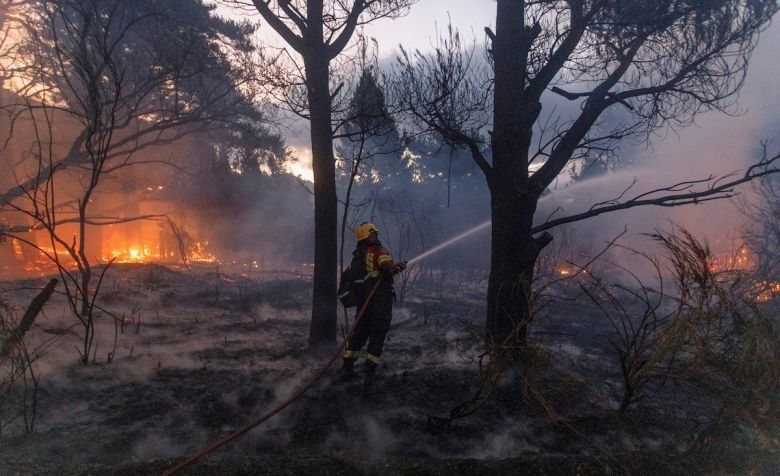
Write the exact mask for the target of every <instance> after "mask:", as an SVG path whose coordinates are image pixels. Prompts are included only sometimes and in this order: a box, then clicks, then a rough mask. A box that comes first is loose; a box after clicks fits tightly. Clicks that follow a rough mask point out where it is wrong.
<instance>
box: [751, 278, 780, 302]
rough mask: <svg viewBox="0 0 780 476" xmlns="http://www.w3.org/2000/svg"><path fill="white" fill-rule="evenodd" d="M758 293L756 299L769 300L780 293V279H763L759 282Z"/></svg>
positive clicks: (759, 300) (760, 300)
mask: <svg viewBox="0 0 780 476" xmlns="http://www.w3.org/2000/svg"><path fill="white" fill-rule="evenodd" d="M756 287H757V288H758V289H757V290H758V295H757V296H756V301H758V302H769V301H771V300H772V299H774V298H775V296H777V295H780V281H761V282H759V283H757V286H756Z"/></svg>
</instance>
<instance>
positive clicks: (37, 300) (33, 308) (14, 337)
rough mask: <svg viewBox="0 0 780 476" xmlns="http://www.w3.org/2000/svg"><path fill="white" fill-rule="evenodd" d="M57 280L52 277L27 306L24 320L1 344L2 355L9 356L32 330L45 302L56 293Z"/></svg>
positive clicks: (0, 352) (0, 354)
mask: <svg viewBox="0 0 780 476" xmlns="http://www.w3.org/2000/svg"><path fill="white" fill-rule="evenodd" d="M57 282H58V280H57V279H56V278H52V280H51V281H49V283H48V284H47V285H46V286H45V287H44V288H43V289H41V292H39V293H38V295H37V296H35V297H34V298H33V300H32V301H31V302H30V305H29V306H28V307H27V311H25V313H24V315H23V316H22V320H21V321H19V325H18V326H16V329H14V330H13V331H11V332H10V333H9V335H8V337H6V339H5V342H3V343H2V345H0V357H7V356H8V355H10V354H11V353H12V352H13V351H14V350H15V349H16V347H17V346H18V345H19V344H20V343H21V342H22V339H23V338H24V335H25V334H26V333H27V331H28V330H30V327H32V324H33V322H35V318H36V317H38V314H39V313H40V312H41V309H43V306H44V304H46V301H48V300H49V298H51V295H52V294H54V288H55V287H56V286H57Z"/></svg>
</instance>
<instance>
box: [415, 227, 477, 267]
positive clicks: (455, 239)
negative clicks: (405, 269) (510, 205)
mask: <svg viewBox="0 0 780 476" xmlns="http://www.w3.org/2000/svg"><path fill="white" fill-rule="evenodd" d="M491 223H492V220H488V221H486V222H485V223H482V224H479V225H477V226H475V227H474V228H472V229H470V230H466V231H464V232H463V233H461V234H460V235H458V236H455V237H453V238H450V239H449V240H447V241H445V242H444V243H440V244H438V245H436V246H434V247H433V248H431V249H429V250H428V251H426V252H424V253H422V254H420V255H418V256H416V257H414V258H412V259H410V260H409V261H407V263H406V264H407V265H412V264H414V263H416V262H418V261H420V260H422V259H425V258H427V257H428V256H430V255H432V254H434V253H437V252H439V251H441V250H443V249H444V248H446V247H448V246H450V245H452V244H454V243H457V242H458V241H460V240H462V239H463V238H466V237H468V236H471V235H473V234H474V233H477V232H478V231H481V230H482V229H484V228H487V227H489V226H490V224H491Z"/></svg>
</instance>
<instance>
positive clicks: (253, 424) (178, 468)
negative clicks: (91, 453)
mask: <svg viewBox="0 0 780 476" xmlns="http://www.w3.org/2000/svg"><path fill="white" fill-rule="evenodd" d="M381 282H382V280H381V279H379V280H377V282H376V284H374V287H372V288H371V291H370V292H369V293H368V296H367V297H366V300H365V301H364V302H363V305H362V306H361V307H360V311H359V312H358V313H357V315H356V316H355V322H354V323H353V324H352V328H350V330H349V332H348V333H347V335H346V336H344V339H343V340H342V342H341V345H339V348H338V349H336V352H334V353H333V355H332V356H331V357H330V359H329V360H328V361H327V362H326V363H325V365H324V366H322V368H320V369H319V370H318V371H317V373H315V374H314V375H313V376H312V378H311V379H310V380H309V381H308V382H307V383H306V385H304V386H303V387H301V388H300V389H299V390H298V391H297V392H295V394H293V395H292V396H291V397H289V398H288V399H287V400H285V401H283V402H282V403H280V404H279V405H277V406H276V407H275V408H274V409H273V410H271V411H270V412H268V413H266V414H264V415H262V416H260V417H259V418H256V419H255V420H253V421H252V422H251V423H249V424H248V425H245V426H243V427H241V428H239V429H238V430H235V431H234V432H233V433H231V434H229V435H227V436H224V437H222V438H220V439H219V440H217V441H215V442H213V443H211V444H210V445H208V446H206V447H204V448H203V449H201V450H200V451H198V452H197V453H195V454H193V455H191V456H190V457H188V458H187V459H186V460H184V461H183V462H181V463H179V464H177V465H176V466H174V467H173V468H171V469H168V470H166V471H165V472H163V473H162V474H163V476H170V475H173V474H176V473H178V472H179V471H181V470H182V469H184V468H186V467H188V466H190V465H192V464H194V463H196V462H197V461H199V460H200V459H202V458H203V457H204V456H206V455H208V454H209V453H212V452H214V451H216V450H217V449H219V448H221V447H223V446H225V445H226V444H228V443H230V442H231V441H233V440H235V439H236V438H238V437H239V436H241V435H243V434H244V433H246V432H248V431H249V430H251V429H253V428H254V427H256V426H258V425H260V424H261V423H263V422H265V421H266V420H268V419H269V418H271V417H273V416H274V415H277V414H279V413H281V412H282V411H283V410H284V409H285V408H287V407H289V406H290V405H292V404H293V403H295V402H296V401H297V400H298V399H300V398H301V397H302V396H303V395H304V394H305V393H306V392H307V391H309V389H310V388H311V387H312V386H314V384H315V383H317V381H318V380H319V379H321V378H322V376H323V375H325V372H327V371H328V369H329V368H331V367H332V366H333V364H334V363H335V362H336V360H338V358H339V357H340V356H341V355H342V352H343V351H344V347H345V346H346V345H347V341H349V339H350V338H351V337H352V334H353V333H354V332H355V328H356V327H357V325H358V322H360V319H362V318H363V314H365V312H366V309H367V308H368V304H369V303H370V302H371V299H372V298H373V297H374V294H376V290H377V289H378V288H379V285H380V284H381Z"/></svg>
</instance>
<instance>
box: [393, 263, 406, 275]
mask: <svg viewBox="0 0 780 476" xmlns="http://www.w3.org/2000/svg"><path fill="white" fill-rule="evenodd" d="M394 268H395V274H398V273H400V272H401V271H403V270H405V269H406V261H399V262H397V263H395V266H394Z"/></svg>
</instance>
